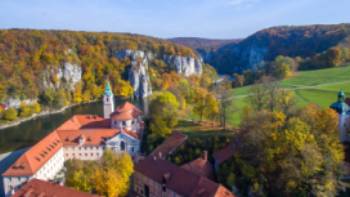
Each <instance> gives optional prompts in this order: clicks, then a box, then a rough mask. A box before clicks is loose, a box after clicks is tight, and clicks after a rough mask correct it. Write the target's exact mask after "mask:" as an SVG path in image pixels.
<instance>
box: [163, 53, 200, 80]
mask: <svg viewBox="0 0 350 197" xmlns="http://www.w3.org/2000/svg"><path fill="white" fill-rule="evenodd" d="M163 60H164V62H165V63H167V64H168V65H169V66H170V68H171V69H173V70H175V71H176V72H177V73H179V74H182V75H184V76H186V77H188V76H191V75H200V74H202V65H203V61H202V59H195V58H193V57H184V56H178V55H164V58H163Z"/></svg>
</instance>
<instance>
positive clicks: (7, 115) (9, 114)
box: [2, 108, 17, 121]
mask: <svg viewBox="0 0 350 197" xmlns="http://www.w3.org/2000/svg"><path fill="white" fill-rule="evenodd" d="M2 118H3V119H4V120H8V121H13V120H16V119H17V110H16V109H15V108H9V109H8V110H6V111H4V113H3V117H2Z"/></svg>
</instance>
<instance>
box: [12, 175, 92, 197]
mask: <svg viewBox="0 0 350 197" xmlns="http://www.w3.org/2000/svg"><path fill="white" fill-rule="evenodd" d="M71 196H74V197H97V196H98V195H93V194H89V193H85V192H80V191H76V190H74V189H71V188H68V187H63V186H60V185H57V184H53V183H49V182H46V181H42V180H38V179H32V180H30V181H29V182H27V183H26V184H25V185H23V186H22V187H21V188H20V189H19V190H18V191H17V192H16V193H15V194H14V195H13V196H12V197H71Z"/></svg>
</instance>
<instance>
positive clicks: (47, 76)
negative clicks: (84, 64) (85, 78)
mask: <svg viewBox="0 0 350 197" xmlns="http://www.w3.org/2000/svg"><path fill="white" fill-rule="evenodd" d="M82 75H83V70H82V68H81V66H80V65H79V64H73V63H70V62H65V63H63V64H62V65H60V66H59V67H58V68H57V69H48V70H46V72H44V74H43V76H42V80H43V83H42V85H43V89H47V88H55V89H58V88H60V87H62V86H64V87H66V88H68V89H69V90H71V91H72V90H74V87H75V85H76V84H77V83H78V82H80V81H81V78H82ZM52 76H55V77H54V78H55V79H57V80H55V81H53V80H52V78H53V77H52Z"/></svg>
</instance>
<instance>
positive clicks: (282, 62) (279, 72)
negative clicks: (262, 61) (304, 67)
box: [271, 55, 297, 79]
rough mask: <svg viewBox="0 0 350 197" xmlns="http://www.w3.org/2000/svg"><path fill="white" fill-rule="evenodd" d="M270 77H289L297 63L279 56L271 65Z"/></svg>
mask: <svg viewBox="0 0 350 197" xmlns="http://www.w3.org/2000/svg"><path fill="white" fill-rule="evenodd" d="M271 64H272V66H271V71H272V76H274V77H276V78H277V79H284V78H287V77H290V76H291V75H292V74H293V72H294V70H295V69H296V68H297V63H296V61H295V60H294V59H292V58H290V57H286V56H282V55H279V56H277V57H276V58H275V60H274V61H273V62H272V63H271Z"/></svg>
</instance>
